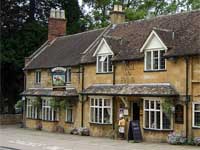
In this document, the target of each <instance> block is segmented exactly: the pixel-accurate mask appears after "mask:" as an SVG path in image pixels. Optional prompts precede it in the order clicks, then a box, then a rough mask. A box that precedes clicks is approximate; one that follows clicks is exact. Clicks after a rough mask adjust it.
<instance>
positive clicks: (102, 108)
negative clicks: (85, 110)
mask: <svg viewBox="0 0 200 150" xmlns="http://www.w3.org/2000/svg"><path fill="white" fill-rule="evenodd" d="M89 98H90V122H91V123H95V124H112V123H113V108H112V107H113V101H112V97H109V96H108V97H106V96H103V97H97V96H94V97H89ZM92 99H93V100H94V105H91V104H92ZM100 99H101V100H102V106H99V100H100ZM105 99H106V100H109V101H110V106H104V100H105ZM96 100H97V103H98V104H97V105H95V101H96ZM92 108H93V109H94V110H95V108H97V110H98V112H97V114H98V115H97V121H95V114H93V117H94V118H93V121H92ZM104 108H108V109H110V121H109V123H104ZM100 109H101V111H102V116H101V122H100V121H99V110H100ZM94 112H95V111H94Z"/></svg>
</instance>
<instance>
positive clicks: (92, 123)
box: [89, 122, 112, 126]
mask: <svg viewBox="0 0 200 150" xmlns="http://www.w3.org/2000/svg"><path fill="white" fill-rule="evenodd" d="M89 123H90V124H91V125H98V126H99V125H112V123H95V122H89Z"/></svg>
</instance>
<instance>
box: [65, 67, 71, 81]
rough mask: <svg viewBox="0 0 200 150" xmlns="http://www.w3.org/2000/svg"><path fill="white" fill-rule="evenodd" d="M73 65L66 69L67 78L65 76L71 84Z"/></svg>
mask: <svg viewBox="0 0 200 150" xmlns="http://www.w3.org/2000/svg"><path fill="white" fill-rule="evenodd" d="M71 70H72V69H71V67H68V68H67V69H66V78H65V83H67V84H70V83H71V80H72V72H71Z"/></svg>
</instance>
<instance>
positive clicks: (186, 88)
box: [185, 56, 190, 138]
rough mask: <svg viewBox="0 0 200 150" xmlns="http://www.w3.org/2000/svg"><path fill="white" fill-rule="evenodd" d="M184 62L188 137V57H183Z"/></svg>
mask: <svg viewBox="0 0 200 150" xmlns="http://www.w3.org/2000/svg"><path fill="white" fill-rule="evenodd" d="M185 64H186V71H185V76H186V81H185V96H186V101H185V105H186V126H185V127H186V138H188V127H189V125H188V104H189V100H190V99H189V57H187V56H186V57H185Z"/></svg>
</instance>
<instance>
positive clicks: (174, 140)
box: [167, 132, 187, 145]
mask: <svg viewBox="0 0 200 150" xmlns="http://www.w3.org/2000/svg"><path fill="white" fill-rule="evenodd" d="M167 142H168V143H169V144H175V145H176V144H186V142H187V138H186V137H184V136H183V135H181V134H178V133H175V132H173V133H170V134H169V135H168V139H167Z"/></svg>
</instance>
